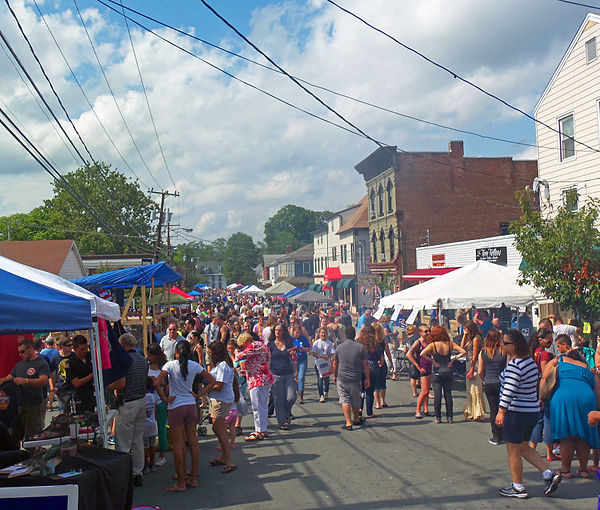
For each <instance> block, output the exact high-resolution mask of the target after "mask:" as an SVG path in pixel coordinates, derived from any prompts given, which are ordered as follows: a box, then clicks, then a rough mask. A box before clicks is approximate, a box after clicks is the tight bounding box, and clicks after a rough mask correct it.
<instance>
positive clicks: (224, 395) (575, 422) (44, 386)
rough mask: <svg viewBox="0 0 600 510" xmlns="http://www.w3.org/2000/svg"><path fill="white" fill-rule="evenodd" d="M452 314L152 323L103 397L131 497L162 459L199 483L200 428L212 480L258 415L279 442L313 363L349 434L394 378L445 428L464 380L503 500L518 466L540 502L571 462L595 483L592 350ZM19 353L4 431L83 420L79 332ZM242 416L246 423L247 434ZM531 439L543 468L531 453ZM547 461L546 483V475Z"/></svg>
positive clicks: (228, 466)
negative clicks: (531, 477)
mask: <svg viewBox="0 0 600 510" xmlns="http://www.w3.org/2000/svg"><path fill="white" fill-rule="evenodd" d="M457 317H459V318H461V320H459V321H458V323H459V330H458V331H453V332H450V333H449V330H448V329H447V328H446V327H444V326H440V325H439V323H438V322H437V319H436V318H430V319H429V320H423V322H422V323H420V324H419V325H416V324H411V325H408V326H406V325H403V326H402V327H398V326H397V324H396V325H395V324H394V321H392V318H391V316H390V314H388V313H384V314H383V315H382V316H380V318H379V319H376V318H375V317H374V316H373V314H372V310H371V309H368V308H367V309H364V310H361V313H360V314H359V316H358V320H357V321H356V327H355V326H353V323H354V321H353V319H352V317H351V315H350V313H349V310H348V307H347V306H345V305H343V304H341V305H336V306H328V307H319V306H316V307H314V308H310V309H309V308H300V309H299V308H297V307H295V306H292V305H290V304H288V303H286V302H281V301H276V300H273V299H266V298H256V297H248V296H244V295H238V294H234V293H232V292H228V291H210V292H207V293H205V294H204V295H203V297H202V298H201V299H200V300H199V302H198V304H197V307H196V309H195V310H194V311H193V312H192V311H190V313H186V314H185V315H182V316H180V317H176V316H173V315H168V316H167V317H166V318H165V321H164V322H163V323H162V326H161V325H159V324H157V325H155V326H154V328H153V335H152V338H151V342H150V343H149V345H148V347H147V349H146V353H145V356H144V353H143V352H140V349H139V347H138V344H139V340H138V339H136V337H135V336H134V335H133V334H131V333H124V334H121V335H120V337H119V344H120V346H121V347H122V348H123V350H124V352H126V353H127V356H128V357H129V359H128V363H127V369H126V372H125V375H124V376H123V377H121V378H119V379H116V380H115V381H113V382H111V384H110V385H108V388H107V389H108V393H109V394H110V395H109V398H108V400H109V401H112V400H114V403H115V404H116V405H115V407H116V409H117V412H116V418H115V421H114V426H113V433H114V434H113V435H114V437H112V438H111V440H112V441H114V444H115V448H116V449H117V450H120V451H126V452H131V453H132V458H133V473H134V484H135V485H141V484H142V480H143V476H142V475H143V474H145V473H150V472H153V471H155V469H156V467H160V466H162V465H164V464H165V463H166V458H165V454H166V452H167V451H168V450H169V449H171V450H172V452H173V460H174V466H175V471H176V474H175V476H174V479H175V482H174V484H173V485H172V486H170V487H168V488H167V490H168V491H170V492H184V491H186V490H187V489H188V488H193V487H197V486H198V475H199V470H200V449H199V443H198V430H199V429H198V427H199V426H200V427H203V425H202V424H203V423H204V421H206V420H208V421H210V423H211V424H212V430H213V432H214V434H215V436H216V438H217V439H218V443H219V446H218V450H219V454H218V455H216V456H215V457H214V458H213V459H211V460H210V462H209V464H210V465H211V466H219V467H220V469H221V472H222V473H223V474H227V473H231V472H233V471H235V470H236V469H237V466H236V464H235V463H234V461H233V457H232V449H234V448H235V447H236V439H237V437H238V436H240V435H241V437H243V440H244V441H245V442H257V441H264V440H267V439H268V438H269V418H273V419H274V421H273V424H274V425H273V426H276V427H277V428H278V429H279V430H281V431H287V430H289V429H290V428H292V427H293V420H294V414H293V411H294V407H295V406H297V405H302V404H304V401H305V391H306V377H307V374H310V373H311V371H312V369H311V370H309V369H308V367H309V364H311V363H312V365H314V373H315V376H316V382H317V385H316V387H317V392H318V401H319V402H320V403H325V402H327V401H328V399H329V393H330V380H331V379H333V384H335V386H336V389H337V396H338V400H339V403H340V404H341V408H342V414H343V425H342V426H341V427H342V429H343V430H344V431H351V430H353V429H354V428H355V427H360V426H363V425H364V424H365V422H366V421H367V420H370V419H373V418H375V417H376V416H377V414H376V412H377V410H378V409H382V408H386V407H388V402H387V400H386V390H387V384H388V381H389V380H399V374H400V372H401V371H403V370H407V372H408V376H409V381H410V385H411V390H412V395H413V397H414V398H415V399H416V402H415V415H414V417H415V419H417V420H420V419H423V417H425V416H428V415H430V410H429V400H430V399H431V398H433V418H434V422H435V423H436V424H441V423H443V422H444V421H445V422H446V423H453V422H454V420H455V412H454V402H453V397H452V391H453V385H454V380H455V378H456V375H457V374H464V377H465V380H466V402H465V406H464V409H463V411H462V412H463V414H464V419H465V420H466V421H485V415H486V407H487V408H489V416H490V426H491V437H490V439H489V442H490V444H492V445H506V450H507V454H508V464H509V469H510V474H511V478H512V484H511V485H510V486H509V487H507V488H505V489H501V490H500V491H499V492H500V494H501V495H503V496H507V497H516V498H526V497H527V496H528V494H527V490H526V488H525V487H524V485H523V459H525V460H526V461H527V462H529V463H530V464H532V465H533V466H534V467H535V468H536V469H538V470H539V471H540V472H541V473H542V476H543V479H544V481H545V490H544V491H545V493H546V494H550V493H552V492H553V491H554V490H556V488H557V487H558V485H559V483H560V482H561V480H562V479H563V478H570V477H572V476H574V475H573V473H572V472H571V464H572V461H573V458H574V455H575V454H576V455H577V460H578V463H579V467H578V469H577V471H576V475H577V476H580V477H583V478H587V477H589V476H590V471H592V472H594V471H597V470H598V463H599V461H600V436H599V433H598V427H597V425H596V424H597V423H598V421H600V412H598V408H599V401H600V384H597V382H598V369H597V368H596V367H597V366H600V354H599V353H597V352H595V351H594V349H591V348H589V347H588V346H587V345H586V343H585V339H584V337H583V335H582V327H581V324H578V323H577V322H576V321H575V322H574V323H572V324H564V323H563V321H562V319H561V318H560V317H559V316H550V317H548V318H545V319H543V320H542V321H540V323H539V329H538V330H537V331H536V332H534V333H533V334H532V335H531V336H530V338H529V339H526V338H525V336H524V335H523V334H522V333H521V332H520V331H519V330H517V329H508V328H507V327H505V325H504V324H503V323H501V322H500V321H497V320H495V318H494V319H492V318H491V315H489V314H488V313H487V312H486V311H479V312H477V313H474V311H471V312H463V311H459V313H458V314H457ZM161 330H162V331H163V332H164V333H161ZM42 347H44V348H43V349H42ZM18 351H19V354H20V355H21V358H22V361H20V362H19V363H17V365H16V366H15V368H14V369H13V370H12V372H11V373H10V374H9V375H8V376H7V377H5V378H4V379H2V380H0V384H2V385H3V386H2V388H3V389H6V385H7V384H10V385H12V386H13V388H14V389H13V390H12V391H15V392H16V395H17V402H18V410H17V413H16V415H15V420H14V423H11V424H9V426H10V428H11V432H12V433H13V437H14V438H15V439H17V440H20V439H23V437H33V436H35V435H36V434H39V433H40V431H41V430H42V429H43V426H44V421H45V413H46V411H47V409H52V406H53V404H54V401H55V400H56V401H57V402H58V405H59V406H60V408H61V409H65V410H70V411H72V412H75V413H84V412H90V411H93V410H94V406H95V398H94V386H93V373H92V365H91V360H90V353H89V346H88V342H87V339H86V338H85V337H84V336H81V335H76V336H74V337H71V336H68V335H66V334H60V333H53V334H50V335H48V337H46V339H45V346H44V345H42V343H41V340H36V341H33V340H30V339H21V341H20V343H19V348H18ZM407 367H408V368H407ZM432 392H433V395H432V394H431V393H432ZM442 403H444V411H445V413H444V415H442ZM486 404H487V406H486ZM205 415H207V416H205ZM247 415H251V416H250V420H251V422H252V423H251V424H250V425H243V421H244V417H245V416H247ZM444 418H445V420H443V419H444ZM243 426H245V427H247V428H249V430H247V431H246V432H244V428H243ZM167 429H168V431H169V433H168V434H167ZM539 443H544V445H545V449H546V450H545V458H542V457H541V456H540V455H539V454H538V452H537V450H536V447H537V445H538V444H539ZM188 452H189V454H188ZM157 455H158V457H157ZM188 455H189V460H188V458H187V457H188ZM590 459H591V464H590ZM558 460H560V462H561V466H560V469H558V470H557V471H556V472H555V471H553V470H552V469H551V468H550V464H549V463H550V462H553V461H558Z"/></svg>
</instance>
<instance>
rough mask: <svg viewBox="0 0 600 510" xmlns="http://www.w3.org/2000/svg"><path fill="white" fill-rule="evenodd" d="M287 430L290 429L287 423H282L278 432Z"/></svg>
mask: <svg viewBox="0 0 600 510" xmlns="http://www.w3.org/2000/svg"><path fill="white" fill-rule="evenodd" d="M289 429H290V427H289V426H288V424H287V423H284V424H283V425H281V426H280V427H279V430H289Z"/></svg>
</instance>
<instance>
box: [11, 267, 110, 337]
mask: <svg viewBox="0 0 600 510" xmlns="http://www.w3.org/2000/svg"><path fill="white" fill-rule="evenodd" d="M92 317H102V318H103V319H107V320H110V321H115V320H119V317H120V311H119V305H117V304H116V303H111V302H109V301H106V300H105V299H102V298H100V297H98V296H96V295H95V294H92V293H91V292H89V291H87V290H85V289H82V288H81V287H79V286H77V285H75V284H73V283H71V282H69V281H68V280H65V279H64V278H61V277H60V276H56V275H54V274H51V273H47V272H45V271H41V270H40V269H34V268H33V267H29V266H25V265H23V264H19V263H18V262H15V261H13V260H10V259H7V258H5V257H0V331H2V332H5V331H28V332H33V331H69V330H70V331H73V330H79V329H90V328H91V327H92Z"/></svg>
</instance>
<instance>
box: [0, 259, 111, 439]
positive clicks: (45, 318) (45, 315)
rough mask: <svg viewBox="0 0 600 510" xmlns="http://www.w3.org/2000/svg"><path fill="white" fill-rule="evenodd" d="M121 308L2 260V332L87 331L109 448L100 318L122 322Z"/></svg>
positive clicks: (57, 279)
mask: <svg viewBox="0 0 600 510" xmlns="http://www.w3.org/2000/svg"><path fill="white" fill-rule="evenodd" d="M120 316H121V312H120V309H119V305H117V304H116V303H111V302H109V301H106V300H105V299H102V298H100V297H98V296H96V295H95V294H93V293H91V292H89V291H88V290H86V289H84V288H82V287H80V286H79V285H75V284H74V283H71V282H70V281H68V280H65V279H64V278H61V277H60V276H56V275H54V274H51V273H47V272H45V271H41V270H39V269H35V268H32V267H29V266H26V265H23V264H19V263H18V262H15V261H13V260H10V259H7V258H5V257H0V331H23V332H25V331H31V332H36V331H60V330H66V331H73V330H81V329H88V330H89V333H90V335H89V336H90V351H91V355H92V368H93V372H94V386H95V388H96V404H97V407H98V421H99V425H100V435H101V438H102V441H103V443H104V446H106V434H105V426H104V424H105V409H104V384H103V381H102V361H101V357H100V348H99V344H98V338H99V336H98V322H97V318H98V317H100V318H103V319H106V320H109V321H116V320H119V319H120Z"/></svg>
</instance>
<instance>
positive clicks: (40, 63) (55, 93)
mask: <svg viewBox="0 0 600 510" xmlns="http://www.w3.org/2000/svg"><path fill="white" fill-rule="evenodd" d="M5 3H6V5H7V7H8V9H9V11H10V12H11V15H12V17H13V18H14V20H15V22H16V23H17V26H18V27H19V31H20V32H21V35H22V36H23V38H24V39H25V41H26V42H27V45H28V47H29V50H30V51H31V53H32V55H33V57H34V59H35V61H36V62H37V64H38V66H39V68H40V70H41V72H42V74H43V75H44V78H45V79H46V81H47V82H48V85H49V86H50V89H51V90H52V93H53V94H54V96H55V98H56V100H57V101H58V103H59V104H60V106H61V108H62V110H63V112H64V114H65V116H66V117H67V119H68V121H69V123H70V124H71V127H72V128H73V130H74V131H75V133H76V134H77V136H78V137H79V141H80V142H81V143H82V144H83V146H84V147H85V150H86V152H87V153H88V155H89V156H90V158H91V161H92V164H93V163H97V162H96V159H95V158H94V157H93V156H92V154H91V152H90V150H89V148H88V147H87V145H86V144H85V142H84V141H83V138H82V137H81V134H80V133H79V130H78V129H77V127H76V126H75V124H74V123H73V120H72V119H71V117H70V115H69V113H68V112H67V109H66V108H65V106H64V104H63V102H62V100H61V98H60V96H59V95H58V93H57V92H56V89H55V87H54V85H53V84H52V81H51V80H50V77H49V76H48V74H47V73H46V70H45V69H44V66H43V64H42V62H41V61H40V59H39V58H38V56H37V53H36V52H35V50H34V48H33V46H32V44H31V42H30V40H29V38H28V37H27V34H26V33H25V31H24V29H23V27H22V25H21V23H20V21H19V19H18V17H17V15H16V14H15V12H14V11H13V9H12V7H11V6H10V2H9V0H5ZM3 39H4V38H3ZM4 42H5V44H6V45H7V46H8V47H9V50H10V51H11V53H13V56H15V58H16V54H15V53H14V50H12V48H11V47H10V45H9V43H8V42H7V41H6V40H5V39H4ZM17 60H18V59H17ZM18 63H19V65H20V66H21V68H22V69H23V71H24V72H25V69H24V67H23V64H22V63H21V62H20V61H19V60H18ZM26 74H27V73H26ZM28 77H29V75H28ZM29 79H30V80H31V78H30V77H29ZM32 84H33V83H32ZM36 90H37V91H38V94H41V93H40V92H39V89H38V88H37V87H36ZM42 100H43V97H42ZM44 103H45V104H46V106H47V108H48V109H49V110H50V113H51V114H52V116H53V117H54V119H55V120H56V122H57V123H58V124H60V122H59V121H58V119H57V117H56V115H55V114H54V112H53V111H52V109H51V108H50V107H49V106H48V103H47V102H46V101H45V100H44ZM61 128H62V125H61ZM63 132H64V133H65V136H66V137H67V139H68V140H69V142H70V143H71V145H72V146H73V148H74V149H75V151H76V152H77V154H78V156H79V157H80V158H81V161H82V163H83V166H84V168H85V169H86V170H87V171H88V173H89V175H90V177H91V178H92V179H93V180H94V181H95V182H96V184H98V186H99V189H100V190H101V192H102V193H103V194H104V196H105V197H106V199H107V201H108V202H109V203H111V204H112V206H113V207H115V209H116V210H118V209H119V208H118V206H117V204H115V202H114V201H113V199H112V197H111V196H110V195H109V194H108V193H107V191H106V189H105V187H104V186H103V185H102V183H100V181H99V180H98V179H97V177H96V175H95V172H94V171H93V169H92V167H91V166H90V164H88V162H87V161H86V160H85V158H83V156H82V155H81V153H80V152H79V151H78V150H77V148H76V146H75V144H74V143H73V142H72V141H71V139H70V137H69V136H68V135H67V133H66V132H65V131H64V130H63ZM94 166H95V168H96V170H97V171H98V173H99V174H100V175H101V176H102V177H103V178H104V180H105V182H106V181H107V176H106V175H104V173H103V172H102V170H101V166H99V165H98V164H96V165H94ZM132 230H134V231H135V229H132ZM137 233H138V234H140V232H137Z"/></svg>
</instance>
